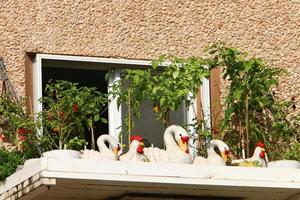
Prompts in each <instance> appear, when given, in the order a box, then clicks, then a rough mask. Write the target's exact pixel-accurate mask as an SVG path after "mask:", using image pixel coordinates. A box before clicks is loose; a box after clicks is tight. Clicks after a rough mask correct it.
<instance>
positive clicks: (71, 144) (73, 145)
mask: <svg viewBox="0 0 300 200" xmlns="http://www.w3.org/2000/svg"><path fill="white" fill-rule="evenodd" d="M86 144H87V142H86V141H85V140H84V139H80V138H78V137H75V138H73V139H71V140H69V141H68V142H67V149H74V150H78V151H79V150H81V149H83V148H84V146H85V145H86Z"/></svg>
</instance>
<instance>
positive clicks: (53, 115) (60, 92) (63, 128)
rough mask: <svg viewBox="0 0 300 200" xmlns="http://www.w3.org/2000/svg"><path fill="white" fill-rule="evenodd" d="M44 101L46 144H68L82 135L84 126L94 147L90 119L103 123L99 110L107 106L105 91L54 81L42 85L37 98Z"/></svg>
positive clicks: (60, 147)
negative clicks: (43, 87)
mask: <svg viewBox="0 0 300 200" xmlns="http://www.w3.org/2000/svg"><path fill="white" fill-rule="evenodd" d="M41 101H42V102H43V104H44V109H43V112H42V118H43V143H46V144H48V146H49V147H50V148H59V149H62V148H65V147H68V146H69V147H72V145H67V144H68V142H69V141H70V140H71V139H73V138H75V137H77V139H78V140H80V141H81V140H82V139H84V127H87V128H88V129H89V130H90V131H91V138H92V139H91V145H92V148H93V149H95V138H94V123H95V122H97V121H99V120H101V121H102V122H105V123H107V120H106V119H105V118H103V117H102V114H103V113H104V112H105V111H106V109H107V95H105V94H102V93H100V92H98V91H97V90H96V88H88V87H79V86H78V83H71V82H68V81H62V80H59V81H55V82H52V83H50V84H48V85H46V87H45V95H44V97H43V98H42V99H41Z"/></svg>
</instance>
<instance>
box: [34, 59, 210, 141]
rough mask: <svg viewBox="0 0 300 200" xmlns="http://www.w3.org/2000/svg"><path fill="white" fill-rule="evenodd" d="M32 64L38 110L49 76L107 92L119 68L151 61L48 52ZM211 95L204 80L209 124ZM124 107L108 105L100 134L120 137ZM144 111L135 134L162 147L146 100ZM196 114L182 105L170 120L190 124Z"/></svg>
mask: <svg viewBox="0 0 300 200" xmlns="http://www.w3.org/2000/svg"><path fill="white" fill-rule="evenodd" d="M33 64H34V65H33V111H34V112H35V113H37V112H39V111H41V110H42V105H41V103H39V101H38V99H39V98H41V97H42V95H43V89H44V87H45V84H46V83H47V81H48V80H49V79H64V80H68V81H72V82H78V83H79V84H80V85H82V86H93V87H97V88H98V90H100V91H101V92H108V90H109V86H110V85H111V84H113V83H114V81H116V80H118V79H120V72H119V70H118V69H122V68H142V67H147V66H151V62H150V61H140V60H125V59H107V58H96V57H83V56H63V55H49V54H37V55H36V57H35V59H34V63H33ZM109 70H113V71H114V75H113V76H112V77H111V78H110V79H109V80H108V82H107V81H106V80H105V75H106V73H107V72H108V71H109ZM70 72H71V73H70ZM209 96H210V93H209V81H207V80H204V84H203V86H202V89H201V99H202V108H203V110H204V114H205V115H204V118H205V120H206V121H207V122H208V124H210V108H209V107H210V97H209ZM125 110H126V109H124V108H121V109H118V107H117V102H116V100H114V101H112V102H111V103H110V104H109V107H108V113H107V117H108V122H109V123H108V125H103V124H102V125H101V127H100V129H101V134H104V133H109V134H110V135H112V136H114V137H116V138H117V137H118V134H119V132H120V131H121V129H122V118H123V117H124V115H125V114H124V113H125ZM141 113H142V115H141V119H140V120H139V121H136V122H135V128H134V130H133V134H140V135H143V136H144V137H145V138H148V141H149V143H152V144H154V145H155V146H161V143H162V142H163V140H162V135H163V126H162V125H160V124H158V122H156V121H155V116H154V114H153V112H152V107H151V106H150V104H149V103H147V102H144V103H143V106H142V112H141ZM195 116H196V104H194V105H193V106H191V107H190V108H189V109H186V108H185V105H182V106H181V109H180V110H179V111H178V112H173V113H171V116H170V119H171V122H173V123H179V124H183V123H191V122H192V120H193V119H194V118H195Z"/></svg>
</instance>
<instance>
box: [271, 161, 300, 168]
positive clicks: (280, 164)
mask: <svg viewBox="0 0 300 200" xmlns="http://www.w3.org/2000/svg"><path fill="white" fill-rule="evenodd" d="M268 167H270V168H292V169H300V162H299V161H296V160H276V161H272V162H269V163H268Z"/></svg>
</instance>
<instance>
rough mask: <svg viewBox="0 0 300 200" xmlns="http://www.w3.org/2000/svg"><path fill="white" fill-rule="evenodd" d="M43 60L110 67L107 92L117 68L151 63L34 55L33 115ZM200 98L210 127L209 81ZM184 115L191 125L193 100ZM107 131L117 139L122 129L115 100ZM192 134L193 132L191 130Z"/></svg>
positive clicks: (194, 109)
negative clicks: (110, 72)
mask: <svg viewBox="0 0 300 200" xmlns="http://www.w3.org/2000/svg"><path fill="white" fill-rule="evenodd" d="M43 60H58V61H78V62H87V63H99V65H103V64H106V65H111V69H116V70H115V74H114V76H113V77H111V78H110V79H109V81H108V91H109V89H110V87H109V86H111V85H112V84H113V83H114V82H115V81H116V80H118V79H120V71H119V70H118V68H120V69H121V68H132V69H135V68H141V67H150V66H151V61H146V60H130V59H114V58H100V57H87V56H70V55H54V54H36V56H35V58H34V60H33V70H32V73H33V74H32V77H33V80H32V87H33V88H32V89H33V91H32V104H33V105H32V107H33V112H34V113H39V112H40V111H42V103H41V102H39V99H40V98H41V97H42V92H43V91H42V90H43V88H42V67H43V66H42V61H43ZM109 68H110V67H109ZM200 98H201V100H202V101H201V102H202V105H201V107H202V110H203V113H204V116H203V119H204V121H205V122H206V127H207V128H209V129H210V127H211V110H210V104H211V100H210V81H209V79H203V84H202V86H201V88H200ZM185 114H186V122H187V124H192V123H193V120H194V119H195V118H196V117H197V104H196V100H194V103H193V105H191V106H190V107H189V109H188V111H187V113H185ZM108 121H109V123H108V129H109V135H112V136H113V137H115V138H118V133H119V131H120V129H121V127H122V115H121V109H118V106H117V101H116V99H115V100H113V101H111V102H110V104H109V105H108ZM191 131H192V132H193V130H191Z"/></svg>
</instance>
